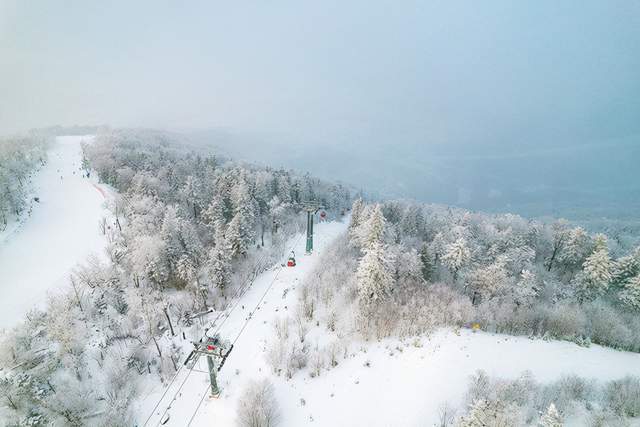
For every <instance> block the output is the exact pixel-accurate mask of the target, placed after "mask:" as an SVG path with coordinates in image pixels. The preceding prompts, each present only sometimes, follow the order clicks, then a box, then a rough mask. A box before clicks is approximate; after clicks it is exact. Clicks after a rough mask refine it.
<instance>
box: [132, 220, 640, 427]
mask: <svg viewBox="0 0 640 427" xmlns="http://www.w3.org/2000/svg"><path fill="white" fill-rule="evenodd" d="M345 229H346V224H344V223H337V222H336V223H325V224H320V225H319V226H318V227H317V228H316V233H315V241H316V251H315V253H314V254H313V255H312V256H299V257H298V260H297V261H298V265H297V266H296V267H295V268H282V269H281V268H279V266H278V267H276V268H274V269H272V270H270V271H267V272H265V273H263V274H262V275H261V276H259V277H258V278H257V279H256V281H255V282H254V285H253V286H252V288H251V289H250V290H249V291H248V293H247V294H246V295H245V296H244V297H243V298H242V301H241V304H243V305H244V306H245V309H244V310H242V309H240V306H238V308H237V309H236V310H234V311H233V312H231V313H230V316H229V318H228V320H227V321H226V322H225V323H224V324H223V325H222V327H221V330H220V332H221V336H222V337H223V338H226V339H231V340H233V338H234V337H235V336H236V335H237V334H238V333H239V332H240V331H241V330H242V327H243V326H244V324H245V320H246V318H247V316H248V313H249V311H250V310H252V309H253V307H254V306H255V304H257V303H258V301H260V298H261V297H262V295H263V294H264V293H265V291H267V289H269V290H268V292H267V294H266V296H265V298H264V301H262V302H261V303H260V309H259V310H258V311H257V312H256V313H255V314H254V315H253V316H252V319H251V320H250V321H249V322H248V323H247V324H246V328H245V329H244V330H242V334H241V335H240V336H239V339H238V341H237V343H236V345H235V347H234V349H233V352H232V353H231V354H230V356H229V358H228V360H227V362H226V364H225V366H224V368H223V369H222V370H221V372H220V373H219V375H218V384H219V386H220V387H221V388H222V393H221V395H220V396H219V397H218V398H217V399H214V398H210V397H209V391H208V390H209V389H208V381H209V380H208V374H207V367H206V360H205V358H204V357H202V358H200V360H199V362H198V364H196V365H195V367H194V369H193V370H192V371H189V370H188V368H184V367H183V368H182V370H181V371H180V374H179V375H178V376H177V377H176V380H175V381H174V382H173V383H172V384H171V386H170V388H169V389H168V390H166V394H165V397H164V399H163V400H162V402H161V403H160V404H159V405H158V408H157V409H156V410H155V411H152V408H153V406H154V405H155V404H156V402H158V400H159V399H160V396H161V395H162V393H163V392H164V391H165V389H164V388H160V387H158V386H157V387H156V388H155V389H153V390H152V391H150V392H147V394H146V396H145V397H143V398H142V401H141V402H139V403H138V405H137V408H136V409H137V413H138V421H139V422H140V424H141V425H142V424H144V423H145V421H146V420H147V417H149V416H150V414H151V417H150V419H149V421H148V422H147V423H146V424H145V425H148V426H157V425H159V422H160V420H161V419H162V420H164V419H166V418H167V417H168V421H167V422H166V424H164V425H168V426H184V425H187V424H188V423H189V420H190V419H191V417H192V416H193V417H194V418H193V420H192V422H191V425H193V426H205V425H211V424H215V425H221V426H231V425H235V419H236V410H237V405H238V398H239V396H240V395H241V393H242V391H243V390H244V388H245V387H246V385H247V383H248V382H249V381H250V380H252V379H260V378H263V377H269V378H270V379H271V381H272V382H273V384H274V387H275V394H276V398H277V401H278V403H279V405H280V407H281V412H282V420H281V421H282V422H281V425H282V426H283V427H289V426H291V427H293V426H300V425H308V424H310V423H311V422H312V423H313V425H318V426H353V425H367V426H415V425H434V424H435V423H436V421H437V415H438V409H439V407H440V406H441V405H442V404H443V403H444V402H448V403H451V404H453V405H454V406H456V407H461V405H463V398H464V395H465V393H466V390H467V385H468V379H469V376H470V375H472V374H473V373H475V371H476V370H478V369H483V370H485V371H486V372H487V373H488V374H489V375H491V376H500V377H504V378H515V377H517V376H518V375H520V374H522V373H523V372H524V371H527V370H528V371H530V372H531V373H532V374H533V376H534V377H535V379H536V380H538V381H540V382H549V381H552V380H554V379H558V378H559V377H561V376H562V375H564V374H569V373H573V374H577V375H579V376H583V377H587V378H593V379H598V380H603V381H604V380H610V379H614V378H620V377H623V376H624V375H627V374H632V375H640V354H636V353H628V352H620V351H615V350H612V349H608V348H604V347H600V346H597V345H593V346H591V347H590V348H584V347H579V346H577V345H575V344H573V343H569V342H559V341H551V342H548V341H543V340H532V339H528V338H526V337H513V336H505V335H497V334H490V333H484V332H475V333H474V332H472V331H470V330H461V331H452V330H439V331H437V332H436V333H434V334H433V335H431V336H430V337H422V338H420V339H419V340H418V342H416V341H415V340H407V341H405V342H400V341H398V340H385V341H383V342H369V343H367V342H357V343H352V344H351V346H350V349H349V353H348V357H347V358H346V359H343V358H342V356H340V359H339V365H338V366H337V367H335V368H331V369H329V370H324V371H323V372H322V373H321V375H320V376H319V377H317V378H310V376H309V375H308V369H303V370H302V371H299V372H297V373H296V374H295V375H294V376H293V378H292V379H290V380H287V379H285V378H284V377H283V376H275V375H274V374H272V371H271V368H270V367H269V366H268V365H267V363H266V360H265V352H266V348H267V343H268V342H270V341H271V340H273V339H275V334H274V328H273V323H274V322H273V320H274V318H275V317H283V316H284V314H285V313H289V314H293V312H294V309H295V305H296V302H297V295H296V292H295V288H296V286H297V285H298V284H300V283H301V282H302V280H303V279H304V276H305V275H306V274H308V273H309V271H311V270H312V269H313V267H314V266H315V265H316V263H317V261H318V257H319V255H320V254H321V253H322V251H323V250H324V249H325V248H326V247H327V245H329V244H330V243H331V241H332V240H333V239H334V238H335V237H337V236H338V235H339V234H340V233H341V232H343V231H344V230H345ZM296 248H297V249H296V253H298V254H300V253H302V252H303V248H304V239H303V238H299V239H298V241H297V243H296ZM272 283H273V285H272V286H271V288H269V286H270V285H271V284H272ZM285 290H288V291H287V292H286V293H285ZM285 306H286V307H285ZM317 332H318V331H310V334H309V336H308V339H310V338H311V336H313V335H314V334H315V333H317ZM414 344H417V345H414ZM398 348H400V350H398ZM366 362H369V364H370V366H369V367H367V366H365V363H366ZM301 399H304V402H305V403H304V405H303V404H302V403H301V402H302V401H301ZM201 402H202V403H201ZM169 406H170V407H169ZM168 407H169V408H168ZM167 408H168V410H167ZM196 409H197V411H196ZM152 412H153V413H152ZM194 414H195V416H194ZM163 417H164V419H163Z"/></svg>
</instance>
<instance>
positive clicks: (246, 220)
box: [226, 178, 256, 256]
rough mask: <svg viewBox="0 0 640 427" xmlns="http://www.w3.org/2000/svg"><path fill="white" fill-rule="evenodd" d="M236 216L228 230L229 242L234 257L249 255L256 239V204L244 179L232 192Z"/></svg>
mask: <svg viewBox="0 0 640 427" xmlns="http://www.w3.org/2000/svg"><path fill="white" fill-rule="evenodd" d="M232 204H233V209H234V215H233V218H232V219H231V222H229V226H228V228H227V236H226V237H227V242H228V245H229V248H230V250H231V254H232V256H237V255H240V254H242V255H244V254H246V253H247V250H248V248H249V244H250V243H251V242H252V241H253V239H254V237H255V220H256V202H255V199H254V198H253V196H251V194H250V192H249V187H248V185H247V182H246V181H245V179H244V178H242V179H241V180H240V181H239V182H238V184H237V185H236V186H235V187H234V189H233V191H232Z"/></svg>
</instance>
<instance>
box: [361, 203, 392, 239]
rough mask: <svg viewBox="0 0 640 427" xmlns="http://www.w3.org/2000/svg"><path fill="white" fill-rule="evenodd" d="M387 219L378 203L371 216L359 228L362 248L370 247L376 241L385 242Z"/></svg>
mask: <svg viewBox="0 0 640 427" xmlns="http://www.w3.org/2000/svg"><path fill="white" fill-rule="evenodd" d="M386 224H387V221H386V220H385V218H384V215H383V213H382V207H381V206H380V205H379V204H376V205H375V206H374V207H373V209H372V211H371V213H370V215H369V218H368V219H367V220H366V221H365V222H364V223H362V224H361V225H360V227H359V229H358V242H359V243H360V246H361V247H362V248H368V247H370V246H371V245H372V244H374V243H384V240H385V231H386Z"/></svg>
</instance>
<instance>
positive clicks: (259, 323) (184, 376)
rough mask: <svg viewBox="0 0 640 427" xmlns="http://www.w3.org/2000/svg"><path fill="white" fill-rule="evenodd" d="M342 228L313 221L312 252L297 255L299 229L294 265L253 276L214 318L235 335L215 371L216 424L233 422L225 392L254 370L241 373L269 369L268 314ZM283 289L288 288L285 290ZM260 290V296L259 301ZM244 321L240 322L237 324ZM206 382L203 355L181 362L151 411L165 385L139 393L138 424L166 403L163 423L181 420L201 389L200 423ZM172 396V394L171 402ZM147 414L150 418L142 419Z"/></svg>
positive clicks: (283, 306) (225, 333)
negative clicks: (218, 390) (233, 303)
mask: <svg viewBox="0 0 640 427" xmlns="http://www.w3.org/2000/svg"><path fill="white" fill-rule="evenodd" d="M346 228H347V224H346V223H344V222H327V223H320V224H318V225H316V226H315V227H314V253H313V254H312V255H302V254H304V250H305V243H306V241H305V239H304V236H303V235H302V234H299V235H298V236H297V237H294V238H293V239H292V241H291V242H290V244H289V246H288V247H290V248H292V249H293V250H294V251H295V253H296V263H297V265H296V266H295V267H282V266H281V265H277V266H274V267H273V268H272V269H270V270H269V271H266V272H265V273H263V274H262V275H260V276H258V277H257V278H256V280H255V281H254V282H253V285H252V286H251V288H249V290H248V291H247V292H246V293H245V294H244V296H243V297H242V301H241V303H240V304H239V305H238V306H237V307H236V308H235V310H233V311H231V312H230V314H229V317H228V318H227V317H225V316H223V317H221V318H220V320H219V322H218V324H217V325H216V328H217V327H218V325H220V324H221V322H222V321H223V320H224V324H222V325H221V329H220V332H219V333H220V335H221V337H222V338H223V339H229V340H233V339H234V338H235V337H237V336H239V338H238V340H237V342H236V344H235V346H234V349H233V351H232V353H231V354H230V355H229V357H228V359H227V361H226V363H225V365H224V368H223V369H222V370H221V371H220V373H219V376H218V384H219V386H221V387H222V394H221V396H220V399H219V400H217V401H216V402H215V403H218V405H217V407H218V408H219V409H217V410H216V411H215V412H216V415H215V419H216V423H217V425H224V426H226V425H233V420H234V418H235V406H234V405H233V402H232V400H231V397H232V398H237V397H238V395H239V393H240V392H241V391H242V390H243V387H244V385H245V384H246V382H247V380H248V379H250V378H251V377H253V376H254V375H253V374H250V376H247V373H253V372H255V371H256V369H258V370H259V369H262V371H263V372H264V373H268V372H269V370H268V368H266V366H265V362H264V349H265V343H266V340H267V339H270V338H271V337H272V335H273V325H272V324H271V323H270V322H269V320H271V319H272V318H273V317H274V315H278V314H281V315H282V313H287V312H291V311H292V306H293V305H294V304H295V302H296V295H295V292H290V291H292V290H293V288H295V286H296V285H297V284H299V283H300V282H301V281H302V279H303V278H304V276H305V274H307V273H308V272H309V271H311V269H313V267H314V266H315V265H316V263H317V260H318V258H319V257H320V256H321V254H322V251H323V250H324V249H325V248H327V247H328V245H329V244H330V243H331V242H332V241H333V240H334V239H335V238H336V237H338V236H339V235H340V234H341V233H342V232H344V231H345V230H346ZM283 262H284V261H283ZM286 289H288V290H289V291H287V293H286V294H285V290H286ZM267 290H268V292H267ZM265 292H266V295H265ZM263 295H264V299H263V300H262V301H261V298H262V297H263ZM258 303H260V304H259V308H258V309H257V310H255V313H254V314H253V315H252V318H251V320H250V321H249V322H248V323H247V322H246V320H247V317H248V316H249V313H250V311H251V310H254V308H255V307H256V305H257V304H258ZM242 306H244V309H242ZM276 310H277V311H276ZM225 319H226V320H225ZM245 323H246V328H244V329H243V327H244V326H245ZM214 329H215V328H214ZM240 332H242V334H240ZM239 334H240V335H239ZM236 369H238V370H239V371H240V375H239V376H236V373H235V372H236ZM245 372H246V373H245ZM208 384H209V375H208V372H207V362H206V358H204V357H201V358H200V359H199V361H198V363H197V364H196V365H195V367H194V369H193V370H192V371H189V369H187V368H186V367H183V368H182V369H181V371H180V373H179V375H178V376H177V377H176V379H175V380H174V381H173V383H171V385H170V387H169V389H168V390H167V391H166V394H165V397H164V399H163V400H162V403H161V404H160V405H158V408H157V409H156V410H155V411H153V413H152V409H153V407H154V405H155V404H156V403H157V402H158V400H159V399H160V397H161V395H162V394H163V393H165V389H160V388H157V389H155V390H153V391H152V392H150V393H149V394H147V396H146V397H144V398H143V401H142V402H141V403H140V404H139V406H138V408H137V413H138V414H139V417H138V421H139V422H140V424H141V425H142V424H144V425H148V426H156V425H159V422H160V420H161V418H162V417H163V416H164V414H165V409H166V408H167V406H169V405H171V408H170V409H169V410H168V411H167V412H168V413H169V421H168V422H167V423H166V424H164V425H167V426H184V425H186V424H187V422H188V420H189V419H190V418H191V416H192V415H193V414H194V412H195V410H196V408H197V407H198V404H199V402H200V400H201V398H202V396H203V394H204V393H207V396H206V397H205V399H204V402H203V403H202V407H201V408H200V411H201V412H198V416H199V418H197V419H194V423H193V425H201V424H202V423H204V421H203V420H204V419H206V417H207V415H206V414H207V413H208V412H209V411H210V410H212V408H210V406H213V402H211V401H210V400H209V397H208V391H207V390H208V389H207V387H208ZM174 397H175V398H176V399H175V401H173V402H172V399H174ZM150 414H151V415H152V416H151V418H150V419H149V421H148V422H147V423H145V421H146V420H147V417H149V415H150ZM202 417H204V418H202Z"/></svg>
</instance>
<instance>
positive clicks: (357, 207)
mask: <svg viewBox="0 0 640 427" xmlns="http://www.w3.org/2000/svg"><path fill="white" fill-rule="evenodd" d="M363 211H364V202H363V201H362V199H361V198H357V199H356V200H354V201H353V205H351V222H350V223H349V230H350V231H351V232H354V231H355V230H356V229H357V228H358V227H359V226H360V223H361V221H362V213H363Z"/></svg>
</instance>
